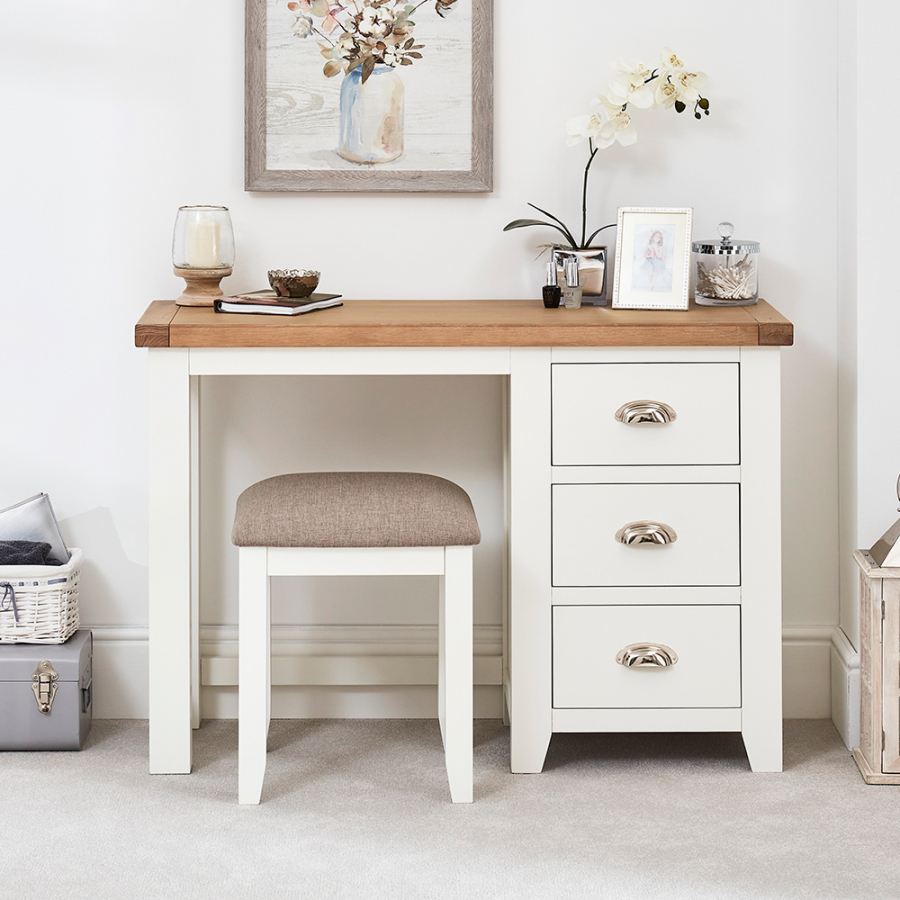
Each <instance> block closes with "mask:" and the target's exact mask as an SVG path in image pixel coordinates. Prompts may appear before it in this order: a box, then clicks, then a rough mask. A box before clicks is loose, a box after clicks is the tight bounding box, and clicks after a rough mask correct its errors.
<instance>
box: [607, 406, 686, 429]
mask: <svg viewBox="0 0 900 900" xmlns="http://www.w3.org/2000/svg"><path fill="white" fill-rule="evenodd" d="M677 418H678V416H677V415H676V414H675V410H674V409H672V407H671V406H669V404H668V403H663V402H662V401H660V400H632V401H631V402H630V403H626V404H624V405H623V406H620V407H619V408H618V409H617V410H616V421H617V422H624V423H625V424H626V425H666V424H668V423H669V422H674V421H675V419H677Z"/></svg>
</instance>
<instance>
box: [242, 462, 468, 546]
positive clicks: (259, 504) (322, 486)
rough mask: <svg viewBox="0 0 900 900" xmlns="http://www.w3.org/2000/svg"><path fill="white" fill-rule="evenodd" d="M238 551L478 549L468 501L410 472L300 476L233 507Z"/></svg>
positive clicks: (451, 487)
mask: <svg viewBox="0 0 900 900" xmlns="http://www.w3.org/2000/svg"><path fill="white" fill-rule="evenodd" d="M231 541H232V543H233V544H235V545H237V546H238V547H452V546H471V545H473V544H478V543H480V542H481V530H480V529H479V527H478V520H477V519H476V518H475V510H474V509H473V508H472V501H471V500H470V499H469V495H468V494H467V493H466V492H465V491H464V490H463V489H462V488H461V487H460V486H459V485H458V484H454V483H453V482H452V481H448V480H447V479H446V478H439V477H438V476H436V475H424V474H420V473H417V472H302V473H294V474H289V475H277V476H275V477H274V478H266V479H265V480H263V481H259V482H257V483H256V484H254V485H251V486H250V487H249V488H247V489H246V490H245V491H244V492H243V493H242V494H241V495H240V497H238V500H237V509H236V511H235V516H234V528H233V530H232V534H231Z"/></svg>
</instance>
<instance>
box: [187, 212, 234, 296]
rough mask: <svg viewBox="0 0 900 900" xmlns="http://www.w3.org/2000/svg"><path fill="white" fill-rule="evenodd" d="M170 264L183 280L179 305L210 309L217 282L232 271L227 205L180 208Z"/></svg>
mask: <svg viewBox="0 0 900 900" xmlns="http://www.w3.org/2000/svg"><path fill="white" fill-rule="evenodd" d="M172 264H173V265H174V267H175V274H176V275H178V276H180V277H181V278H184V280H185V282H186V286H185V289H184V293H183V294H182V295H181V296H180V297H179V298H178V299H177V300H176V301H175V302H176V303H178V305H179V306H212V305H213V303H214V301H215V299H216V297H221V296H222V289H221V288H220V287H219V282H220V281H221V280H222V279H223V278H224V277H225V276H226V275H230V274H231V272H232V266H233V265H234V230H233V229H232V227H231V214H230V213H229V212H228V207H227V206H181V207H179V209H178V215H177V216H176V217H175V232H174V234H173V236H172Z"/></svg>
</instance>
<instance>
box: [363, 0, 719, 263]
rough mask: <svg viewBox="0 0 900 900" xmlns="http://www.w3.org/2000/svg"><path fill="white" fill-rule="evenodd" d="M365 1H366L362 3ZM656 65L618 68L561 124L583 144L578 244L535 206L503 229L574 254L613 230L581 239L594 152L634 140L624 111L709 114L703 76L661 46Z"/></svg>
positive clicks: (575, 141)
mask: <svg viewBox="0 0 900 900" xmlns="http://www.w3.org/2000/svg"><path fill="white" fill-rule="evenodd" d="M366 2H368V0H366ZM659 59H660V63H659V65H658V66H657V68H655V69H652V70H651V69H649V68H648V67H647V66H645V65H644V64H643V63H640V62H628V63H624V62H623V63H620V64H619V66H618V68H617V69H616V70H615V74H614V75H613V76H612V78H611V80H610V83H609V90H608V91H607V92H606V93H605V94H602V93H601V94H598V95H597V96H596V97H595V98H594V103H595V104H597V105H599V106H600V110H599V111H598V112H595V113H585V114H583V115H579V116H574V117H573V118H571V119H569V120H568V122H566V143H567V144H568V145H569V146H570V147H572V146H574V145H575V144H580V143H581V142H582V141H584V140H587V142H588V154H589V155H588V161H587V165H586V166H585V167H584V181H583V188H582V195H581V239H580V241H579V240H577V239H576V237H575V236H574V234H573V233H572V231H571V230H570V229H569V228H568V227H567V226H566V224H565V223H564V222H563V221H562V220H561V219H558V218H557V217H556V216H554V215H553V214H552V213H549V212H547V211H546V210H544V209H541V208H540V207H539V206H535V205H534V204H533V203H529V204H528V205H529V206H530V207H531V208H532V209H536V210H537V211H538V212H539V213H542V214H543V215H545V216H546V217H547V219H549V220H550V221H547V219H514V220H513V221H512V222H510V223H509V224H508V225H506V227H505V228H504V229H503V230H504V231H510V230H511V229H513V228H527V227H529V226H532V225H542V226H544V227H550V228H555V229H556V230H557V231H559V232H560V233H561V234H562V235H563V236H564V237H565V238H566V240H567V241H568V243H569V246H570V247H571V248H572V249H574V250H581V249H585V248H586V247H589V246H590V245H591V242H592V241H593V239H594V238H595V237H596V236H597V235H598V234H599V233H600V232H601V231H603V230H604V229H606V228H612V227H613V225H604V226H603V228H598V229H597V230H596V231H595V232H594V233H593V234H591V235H590V236H588V235H587V191H588V175H589V174H590V169H591V164H592V163H593V161H594V157H595V156H596V155H597V152H598V151H599V150H605V149H606V148H608V147H611V146H612V145H613V144H616V143H618V144H619V145H621V146H622V147H628V146H630V145H631V144H633V143H634V142H635V141H636V140H637V132H636V131H635V128H634V125H633V122H632V117H631V113H630V112H628V107H629V106H634V107H636V108H637V109H653V108H654V107H656V106H661V107H663V108H664V109H672V108H673V107H674V109H675V112H678V113H681V112H684V110H685V109H687V107H688V105H690V104H692V105H693V111H694V118H695V119H701V118H703V116H704V115H707V116H708V115H709V101H708V100H707V99H706V98H705V97H702V96H701V95H700V88H702V87H703V86H704V85H705V84H706V75H705V74H704V73H703V72H690V71H687V70H686V69H685V68H684V62H683V61H682V60H681V59H680V58H679V57H678V56H677V55H676V53H675V52H674V51H673V50H672V49H671V48H670V47H664V48H663V49H662V52H661V53H660V57H659Z"/></svg>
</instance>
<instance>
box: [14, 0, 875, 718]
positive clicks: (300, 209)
mask: <svg viewBox="0 0 900 900" xmlns="http://www.w3.org/2000/svg"><path fill="white" fill-rule="evenodd" d="M460 2H463V3H464V2H466V0H460ZM495 7H496V9H495V19H494V22H495V100H494V103H495V119H494V120H495V150H494V165H495V190H494V192H493V193H491V194H485V195H474V196H453V195H403V194H396V195H376V194H369V195H367V194H346V195H340V194H335V195H326V194H321V195H315V194H305V195H304V194H280V195H260V194H257V195H250V194H246V193H244V191H243V189H242V179H243V174H242V173H243V159H242V156H243V112H242V104H243V3H241V2H238V0H231V2H228V3H225V4H222V3H213V2H212V0H194V2H192V3H190V4H185V3H183V2H177V0H160V2H158V3H156V4H153V5H151V6H149V7H148V6H141V7H138V6H134V5H128V4H122V3H118V2H116V3H114V2H111V0H87V2H86V3H82V4H80V5H78V6H77V7H75V6H62V7H60V6H58V5H57V6H54V7H52V8H51V7H47V6H41V5H35V4H17V5H15V6H14V5H12V4H5V5H4V7H3V8H2V11H0V73H2V76H0V77H2V89H0V97H2V98H3V99H2V113H3V115H2V118H0V121H2V122H3V123H4V125H3V127H4V136H5V140H4V141H3V142H2V147H3V149H2V151H0V152H2V157H0V159H2V162H3V172H4V173H5V176H6V185H5V191H4V200H5V202H4V203H3V205H2V247H3V255H4V287H5V291H4V295H3V298H2V300H0V350H2V352H0V376H2V379H3V385H4V391H3V394H4V397H3V401H4V402H3V408H4V413H5V415H4V422H5V423H6V425H7V428H6V429H5V434H4V438H3V442H2V445H0V446H2V448H3V449H2V457H0V458H2V466H0V505H6V504H8V503H13V502H15V501H17V500H19V499H22V498H24V497H26V496H28V495H29V494H31V493H35V492H37V491H39V490H44V491H48V492H49V493H50V495H51V497H52V499H53V502H54V505H55V507H56V509H57V512H58V514H59V516H60V518H61V519H62V528H63V531H64V533H65V535H66V537H67V539H68V540H69V542H70V543H71V544H73V545H76V546H80V547H82V548H83V549H84V551H85V554H86V557H87V559H88V560H89V563H88V564H87V565H86V567H85V571H84V575H83V603H82V615H83V620H84V622H85V624H87V625H89V626H91V627H93V628H94V629H95V630H96V632H97V634H98V636H99V637H100V638H101V640H100V641H98V656H97V680H98V689H97V697H98V706H97V709H98V713H99V714H101V715H143V714H144V713H145V706H144V705H143V700H144V698H143V693H142V690H141V689H139V688H134V687H133V688H132V689H131V692H130V693H127V692H122V693H120V689H119V688H117V687H116V686H115V685H114V684H113V683H112V677H111V676H112V673H113V671H115V670H116V666H118V665H119V664H120V663H121V662H122V661H124V660H125V659H126V658H127V659H135V660H138V661H141V660H143V659H145V652H144V651H145V645H144V641H145V638H146V632H145V630H144V628H145V626H146V621H147V568H146V567H147V526H146V517H147V498H146V489H147V486H146V469H147V454H146V449H145V448H146V440H147V434H146V428H145V421H146V417H145V412H144V410H145V400H146V384H145V372H144V369H145V363H146V360H145V355H146V354H145V351H142V350H137V349H135V348H134V347H133V346H132V338H131V331H132V326H133V324H134V322H135V321H136V320H137V319H138V317H139V316H140V314H141V313H142V311H143V310H144V308H145V307H146V306H147V304H148V303H149V302H150V301H151V300H155V299H161V298H171V297H174V296H176V294H177V293H178V292H180V283H179V282H178V280H177V279H175V277H174V276H173V275H172V273H171V265H170V262H171V258H170V241H171V228H172V224H173V221H174V215H175V210H176V208H177V207H178V206H179V205H181V204H185V203H222V204H225V205H227V206H229V207H230V208H231V211H232V217H233V220H234V223H235V234H236V241H237V263H236V266H235V274H234V275H233V277H232V278H231V279H230V281H229V282H226V287H230V288H231V289H234V290H242V289H244V290H246V289H253V288H257V287H261V286H263V284H264V280H265V271H266V269H268V268H270V267H284V266H306V265H309V266H315V267H316V268H319V269H321V270H322V271H323V273H324V277H323V283H322V285H323V288H326V289H334V290H338V291H341V292H343V293H344V295H345V296H347V297H399V298H417V297H424V298H454V297H482V298H485V299H490V298H501V297H510V296H511V297H534V298H535V302H540V301H539V299H538V298H539V297H540V279H541V268H542V266H541V262H540V261H536V260H535V257H536V255H537V251H536V247H537V245H538V244H541V243H544V242H547V241H549V240H551V239H552V233H551V232H549V231H548V232H546V233H539V232H538V230H537V229H534V230H531V231H530V232H529V231H519V232H513V233H509V234H503V233H502V232H501V229H502V227H503V225H504V224H505V223H506V222H507V221H509V220H510V219H512V218H516V217H518V216H522V215H525V214H527V209H528V208H527V207H526V205H525V204H526V201H529V200H530V201H532V202H534V203H537V204H538V205H541V206H545V207H546V208H549V209H551V210H552V211H553V212H555V213H557V214H559V215H561V216H563V217H564V218H568V219H577V217H578V213H579V206H580V197H579V194H580V175H581V169H582V167H583V164H584V161H585V156H586V151H585V148H584V147H579V148H568V147H567V146H566V145H565V141H564V137H565V122H566V120H567V119H568V118H569V117H570V116H572V115H575V114H577V113H579V112H582V111H586V110H587V109H588V103H589V100H590V98H591V97H592V96H593V95H594V93H595V92H596V91H597V90H599V89H601V88H603V87H604V86H605V84H606V80H607V76H608V70H607V63H609V62H613V61H615V60H617V59H619V58H620V57H622V56H626V57H627V56H630V55H638V56H644V57H647V58H648V59H652V58H653V57H654V56H655V54H656V53H657V52H658V50H659V49H660V48H661V47H662V46H664V45H667V44H668V45H671V46H672V47H674V48H675V49H677V51H678V52H679V54H681V55H682V56H683V57H684V58H685V60H686V61H687V62H688V63H689V64H690V65H691V66H696V67H698V68H701V69H703V70H705V71H706V72H707V73H708V74H709V76H710V82H709V85H708V90H707V93H708V95H709V98H710V101H711V109H712V114H711V115H710V116H709V117H708V118H707V119H705V120H704V121H702V122H695V121H694V120H692V119H690V118H689V117H688V116H687V114H685V115H684V116H682V117H680V118H679V117H678V116H676V114H674V113H673V112H663V111H659V110H657V111H654V112H653V113H645V114H641V113H640V111H638V113H637V128H638V132H639V135H640V137H639V141H638V143H637V144H636V145H635V146H634V147H631V148H628V149H623V148H620V147H618V146H617V147H613V148H611V149H610V150H607V151H603V152H602V153H601V155H600V157H599V158H598V160H597V162H596V163H595V166H594V169H595V171H594V173H593V176H592V179H593V180H592V191H591V201H590V203H591V221H593V222H594V223H595V227H596V225H599V224H600V223H601V222H607V221H613V220H614V218H615V211H616V207H617V206H619V205H634V206H641V205H660V206H688V205H689V206H693V207H694V212H695V220H694V221H695V235H696V236H698V237H708V236H712V235H714V234H715V226H716V224H717V223H718V222H719V221H720V220H722V219H726V218H727V219H729V220H731V221H733V222H734V223H735V225H736V226H737V236H738V237H746V238H751V239H755V240H759V241H760V242H761V243H762V251H763V256H762V277H761V282H762V284H761V287H762V293H763V295H764V296H765V297H766V298H767V299H769V300H770V301H771V302H773V303H774V304H775V305H776V306H777V307H778V308H779V309H780V310H781V311H782V312H783V313H785V314H786V315H787V316H788V317H789V318H790V319H792V320H793V321H794V323H795V327H796V343H795V346H794V347H793V348H790V349H788V350H786V351H785V353H784V440H785V446H784V484H785V487H784V509H785V519H784V528H785V557H784V558H785V566H784V587H785V604H784V622H785V625H786V638H787V646H786V678H785V681H786V700H787V705H786V711H787V713H788V714H791V715H810V716H826V715H828V714H829V712H828V709H829V683H828V677H827V654H828V640H829V634H830V631H831V629H832V627H833V626H834V625H836V624H837V621H838V553H837V548H838V506H837V499H838V495H837V424H836V419H837V400H836V397H837V349H836V345H837V331H838V322H837V291H836V287H835V283H836V282H835V279H836V258H837V249H838V248H837V219H836V204H837V199H836V198H837V193H836V191H837V185H836V153H837V125H836V116H835V112H836V91H835V84H836V64H835V62H834V60H835V58H836V51H837V2H836V0H829V2H824V3H823V2H817V3H812V2H795V3H790V4H786V3H783V2H775V0H761V2H758V3H756V4H755V5H754V8H753V11H752V15H748V13H747V9H746V8H745V7H739V6H733V7H730V6H727V5H726V6H723V5H722V4H721V3H718V2H713V0H698V2H694V3H692V4H691V5H690V7H689V9H688V8H686V7H679V6H675V7H673V6H672V5H671V4H668V3H664V2H661V0H648V2H645V3H644V4H642V5H641V13H640V15H638V14H636V12H635V7H634V6H633V5H628V4H618V5H617V4H599V3H597V2H596V0H570V2H569V3H567V4H565V6H564V7H558V8H557V7H554V8H552V9H551V8H550V7H549V6H548V4H546V3H544V2H538V0H515V2H513V0H497V2H496V3H495ZM421 64H423V65H427V59H426V60H423V61H422V63H421ZM873 102H874V99H873ZM873 330H877V327H876V326H875V323H874V321H873ZM874 337H876V336H874V335H873V338H874ZM410 402H411V403H412V406H410V405H409V404H410ZM499 408H500V396H499V385H498V384H497V383H495V382H493V381H492V380H491V379H469V380H466V381H465V382H464V383H462V384H446V383H442V382H439V381H437V380H430V379H422V380H421V381H418V382H415V383H413V384H411V385H407V384H401V383H399V381H398V380H397V379H385V380H383V381H375V380H373V381H372V382H370V383H368V384H366V385H364V386H363V387H359V386H354V385H350V384H348V383H347V382H345V381H342V380H338V381H336V382H334V383H329V384H323V383H316V384H312V385H294V384H284V383H281V382H278V383H271V382H270V383H266V382H263V381H260V382H255V383H252V384H246V385H238V384H226V383H221V384H216V385H213V386H211V387H210V388H209V389H207V390H206V391H205V393H204V413H203V416H204V418H203V426H204V432H203V447H204V464H205V465H207V467H208V468H207V475H206V477H205V479H204V486H205V487H206V488H207V489H208V491H207V496H206V498H205V502H204V507H203V510H202V514H203V522H204V530H205V533H204V543H203V550H204V561H203V575H204V579H205V582H206V583H205V587H204V592H203V599H202V603H203V616H204V624H206V625H209V626H217V625H224V626H228V625H231V624H233V622H234V609H235V602H234V590H233V586H232V585H231V584H230V583H229V580H228V579H229V576H230V573H233V572H234V568H235V557H234V552H233V548H231V547H230V546H229V545H228V542H227V534H228V524H229V518H230V516H231V509H232V504H233V500H234V497H235V496H236V495H237V493H238V492H239V491H240V489H241V488H242V487H244V486H246V484H248V483H250V482H251V481H252V480H254V479H255V478H257V477H260V476H261V475H265V474H271V473H274V472H277V471H284V470H286V469H287V468H295V467H297V468H299V467H301V466H302V467H306V466H310V467H312V466H315V467H320V466H326V465H330V464H331V463H334V464H335V465H337V464H340V465H341V466H348V467H350V466H359V467H363V466H367V467H369V466H371V467H374V466H376V465H377V466H384V467H388V466H391V467H399V466H400V465H403V466H404V467H407V466H408V467H410V468H422V469H431V470H433V471H436V472H437V474H446V475H448V476H449V477H454V478H456V479H457V480H459V481H460V482H461V483H462V484H463V485H464V486H465V487H466V488H467V489H469V490H470V492H471V493H472V495H473V499H474V501H475V504H476V509H477V510H478V513H479V515H480V517H481V519H482V525H483V527H484V532H485V544H484V546H483V547H482V548H481V549H480V550H479V554H480V559H479V564H480V566H481V572H480V574H479V580H478V585H477V590H478V599H477V603H478V608H477V621H478V622H479V623H480V624H481V625H485V626H496V625H497V624H498V623H499V622H500V601H499V584H500V569H499V566H500V563H499V546H500V539H501V532H500V529H501V518H500V513H499V506H498V498H499V496H500V490H501V462H500V457H499V453H500V446H501V435H500V431H499V425H498V424H497V413H498V410H499ZM307 418H309V419H313V418H315V420H316V422H317V430H316V431H315V432H313V433H309V432H306V431H304V429H303V422H304V421H305V420H306V419H307ZM384 422H388V423H390V425H391V427H390V429H389V431H388V432H387V436H385V431H384V430H382V428H381V426H382V424H383V423H384ZM251 441H252V442H253V444H254V446H259V447H261V448H262V452H261V454H260V455H256V454H255V453H251V451H250V445H251ZM219 474H221V475H222V480H221V481H218V480H217V479H216V480H215V481H214V480H213V478H212V476H213V475H219ZM879 521H880V520H879ZM811 524H813V525H814V531H813V533H812V534H811V533H810V525H811ZM340 590H341V593H339V594H336V593H332V590H331V589H329V588H327V587H324V586H323V587H322V588H321V591H320V593H319V594H317V598H318V599H317V601H316V607H315V609H314V611H313V615H312V620H313V621H314V622H319V623H329V624H341V623H345V624H346V623H352V622H354V620H355V619H356V620H357V621H358V618H357V613H356V612H355V610H354V609H353V601H352V599H351V595H352V594H354V592H357V590H358V588H357V586H354V585H349V586H346V587H343V588H341V589H340ZM385 590H387V589H385ZM391 590H393V589H391ZM396 590H397V593H396V596H393V595H391V596H388V597H386V598H383V599H386V600H387V603H386V604H385V608H384V609H383V611H380V612H379V611H376V610H374V609H373V610H371V611H369V610H367V611H366V613H365V615H364V618H363V619H362V621H364V622H365V623H366V624H367V625H373V626H377V625H379V624H385V625H389V624H390V625H394V624H398V623H407V624H416V623H420V622H422V621H423V620H424V619H423V616H424V614H423V613H422V611H421V609H420V608H419V607H418V606H416V604H415V602H414V601H413V599H412V594H410V593H409V591H408V590H407V589H405V588H404V587H403V586H401V585H397V587H396ZM326 604H333V606H329V605H326ZM278 607H280V608H278ZM276 616H277V617H278V618H279V619H280V620H281V621H282V622H292V621H300V619H299V618H297V617H296V615H295V613H294V611H292V610H290V609H288V608H287V600H286V598H284V597H282V598H281V599H279V600H278V604H277V608H276ZM495 630H496V629H495ZM491 633H494V632H491ZM120 638H121V639H122V640H119V639H120ZM125 639H127V640H125ZM822 660H825V662H824V667H823V664H822ZM140 664H143V663H140ZM810 672H814V673H816V675H815V677H810V675H809V673H810ZM819 673H821V674H819ZM142 677H145V676H142ZM138 684H140V678H139V679H138ZM394 701H395V706H394V707H393V708H394V709H397V708H398V707H397V704H396V698H394ZM361 702H362V708H363V709H364V710H368V711H369V712H370V713H371V712H372V711H375V712H377V711H378V709H379V707H378V706H377V703H374V702H373V704H370V705H369V706H366V702H368V701H367V700H366V699H365V698H364V699H363V700H362V701H361ZM213 707H214V709H219V707H218V706H215V704H214V705H213ZM223 708H224V707H223ZM399 708H400V710H401V712H402V711H403V710H404V707H403V703H402V700H401V702H400V704H399ZM412 708H413V707H412V706H410V707H408V708H405V709H406V710H407V712H408V710H409V709H412ZM416 709H419V707H416ZM357 712H358V708H357ZM410 714H412V713H410Z"/></svg>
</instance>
